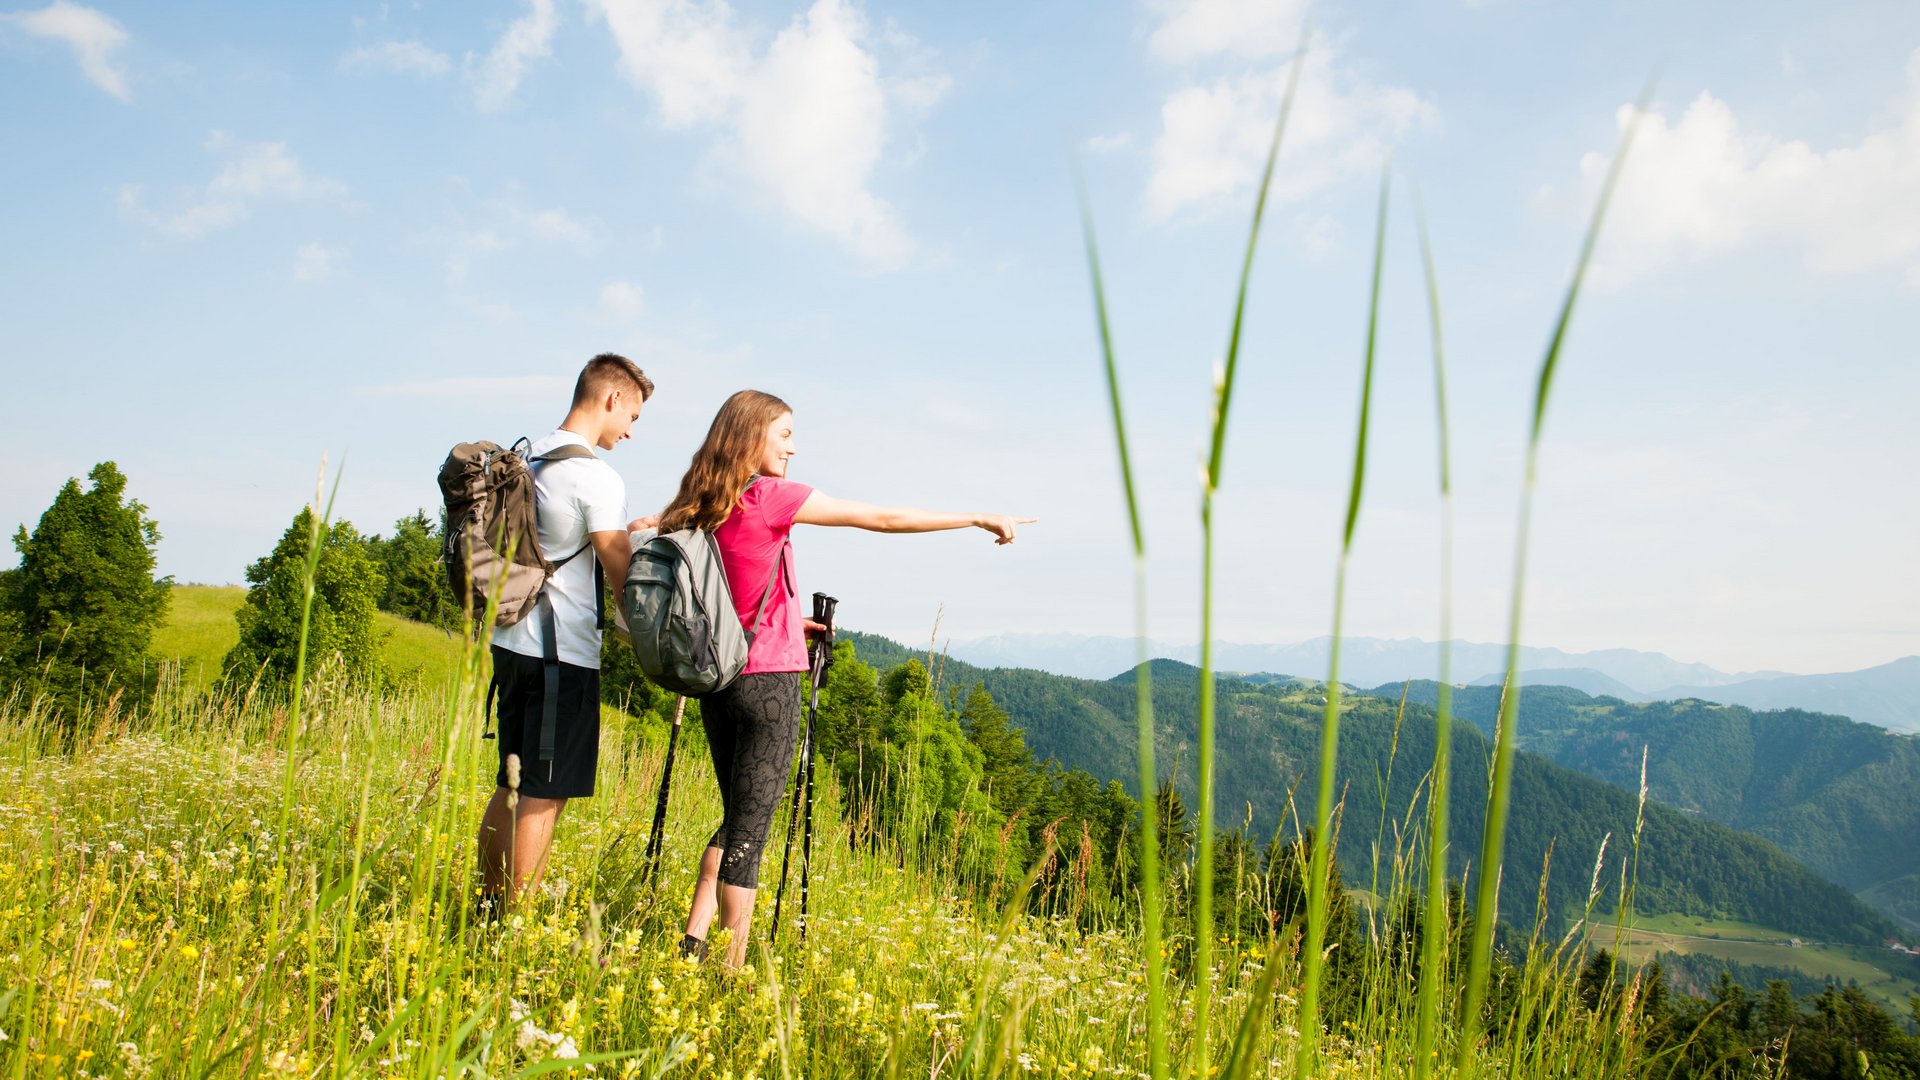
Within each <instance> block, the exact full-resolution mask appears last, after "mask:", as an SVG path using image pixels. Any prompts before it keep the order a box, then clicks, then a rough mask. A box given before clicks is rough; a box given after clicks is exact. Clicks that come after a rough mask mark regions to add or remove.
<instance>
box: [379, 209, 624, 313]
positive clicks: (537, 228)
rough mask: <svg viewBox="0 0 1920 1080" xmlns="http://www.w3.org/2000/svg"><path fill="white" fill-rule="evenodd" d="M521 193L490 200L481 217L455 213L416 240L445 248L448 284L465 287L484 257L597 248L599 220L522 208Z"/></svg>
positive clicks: (554, 211)
mask: <svg viewBox="0 0 1920 1080" xmlns="http://www.w3.org/2000/svg"><path fill="white" fill-rule="evenodd" d="M518 194H519V193H518V190H517V189H512V190H510V191H509V193H508V195H507V196H506V197H503V198H497V199H489V200H486V201H485V202H483V203H482V204H481V210H482V211H483V216H481V217H480V218H479V220H477V221H476V220H472V219H470V218H468V217H467V216H466V215H464V214H456V215H454V216H453V217H452V220H451V221H450V223H449V224H448V225H447V226H446V227H444V228H439V229H434V230H431V231H428V232H424V233H421V234H419V235H417V236H416V237H415V241H416V242H418V243H422V244H425V245H429V246H432V247H438V248H443V249H444V250H445V252H446V263H445V265H446V270H447V287H448V288H450V289H454V290H459V289H462V288H464V287H465V286H466V284H467V277H468V273H469V271H470V270H472V268H473V267H474V265H475V263H476V262H477V261H479V260H480V259H482V258H483V257H485V256H490V255H496V254H499V253H500V252H504V251H513V250H516V249H520V248H522V247H523V246H538V245H558V246H561V247H566V248H572V249H573V250H574V251H575V252H578V253H580V254H588V253H590V252H592V251H593V250H594V249H595V248H597V247H598V246H599V244H600V239H601V236H600V231H599V228H598V223H588V222H583V221H581V220H580V219H578V218H576V217H574V216H573V215H572V214H569V213H568V212H567V211H565V210H563V209H560V208H559V207H550V208H548V209H545V210H527V209H524V208H522V207H520V206H518V205H516V204H515V202H514V199H515V198H516V197H517V196H518Z"/></svg>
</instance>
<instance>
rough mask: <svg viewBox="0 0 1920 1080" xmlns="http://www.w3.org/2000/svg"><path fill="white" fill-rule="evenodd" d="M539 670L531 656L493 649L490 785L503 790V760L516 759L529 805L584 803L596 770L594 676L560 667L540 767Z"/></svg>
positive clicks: (542, 678)
mask: <svg viewBox="0 0 1920 1080" xmlns="http://www.w3.org/2000/svg"><path fill="white" fill-rule="evenodd" d="M545 666H546V664H545V662H544V661H542V660H541V659H540V658H539V657H537V656H525V655H522V654H520V653H517V652H514V651H513V650H511V649H503V648H501V647H500V646H498V645H495V646H493V677H494V679H495V680H496V681H498V682H499V684H500V685H499V695H500V713H499V716H500V738H499V740H498V741H499V743H500V771H499V772H497V773H495V774H494V778H493V782H494V784H495V785H496V786H498V787H506V786H507V755H508V754H519V755H520V794H522V795H526V796H529V797H531V798H535V799H584V798H586V797H587V796H589V795H592V794H593V777H594V773H595V772H596V771H597V770H598V769H599V766H600V671H599V669H598V668H584V667H577V666H575V665H573V664H569V663H567V662H566V661H564V660H563V661H561V662H560V693H559V709H558V711H557V713H556V715H555V717H554V724H553V731H554V738H553V760H552V761H540V760H538V758H539V756H540V721H541V717H542V715H543V708H544V705H545V702H546V690H547V680H546V673H545V671H544V670H543V669H544V668H545Z"/></svg>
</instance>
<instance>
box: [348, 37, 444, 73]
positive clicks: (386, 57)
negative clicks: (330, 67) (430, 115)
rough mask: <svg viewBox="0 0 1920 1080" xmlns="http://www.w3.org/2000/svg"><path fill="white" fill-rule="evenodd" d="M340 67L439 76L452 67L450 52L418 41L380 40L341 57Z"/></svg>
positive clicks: (354, 69) (349, 69)
mask: <svg viewBox="0 0 1920 1080" xmlns="http://www.w3.org/2000/svg"><path fill="white" fill-rule="evenodd" d="M340 70H341V71H386V72H393V73H395V74H398V75H420V76H424V77H426V78H430V79H432V78H438V77H440V76H442V75H445V74H446V73H447V72H449V71H452V70H453V61H452V60H450V59H448V57H447V54H446V53H443V52H440V51H438V50H436V49H433V48H430V47H428V46H426V45H423V44H421V43H420V42H418V41H381V42H376V43H374V44H372V45H362V46H360V47H359V48H357V49H355V50H353V51H352V52H349V53H347V54H346V55H345V56H342V57H341V58H340Z"/></svg>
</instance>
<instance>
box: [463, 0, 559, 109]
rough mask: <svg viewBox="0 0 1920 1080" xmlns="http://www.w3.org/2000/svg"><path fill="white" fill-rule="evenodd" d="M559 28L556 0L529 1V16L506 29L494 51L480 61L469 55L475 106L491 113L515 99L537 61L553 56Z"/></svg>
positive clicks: (468, 62) (468, 71)
mask: <svg viewBox="0 0 1920 1080" xmlns="http://www.w3.org/2000/svg"><path fill="white" fill-rule="evenodd" d="M559 26H560V16H559V13H558V12H557V11H556V10H555V8H554V2H553V0H527V13H526V14H525V15H522V16H520V17H519V18H518V19H515V20H514V21H513V22H512V24H510V25H509V26H508V27H507V29H506V32H505V33H503V34H501V35H500V40H499V41H497V42H495V43H494V46H493V51H492V52H489V53H488V54H487V55H486V56H485V57H480V58H476V57H475V56H473V55H472V54H468V56H467V80H468V82H469V83H470V84H471V85H472V87H473V102H474V105H475V106H477V107H478V108H479V109H480V110H481V111H482V112H492V111H494V110H496V109H499V108H502V107H504V106H505V105H506V104H507V102H509V101H511V100H513V95H514V92H515V91H517V90H519V89H520V81H521V80H522V79H524V78H526V75H527V72H528V70H529V69H531V68H532V67H533V64H534V62H535V61H537V60H544V59H546V58H547V57H548V56H551V55H552V54H553V34H554V31H555V30H556V29H558V28H559Z"/></svg>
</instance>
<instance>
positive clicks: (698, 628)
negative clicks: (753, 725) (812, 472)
mask: <svg viewBox="0 0 1920 1080" xmlns="http://www.w3.org/2000/svg"><path fill="white" fill-rule="evenodd" d="M786 562H787V545H786V544H785V543H782V544H781V546H780V555H779V557H778V558H776V559H775V560H774V563H773V573H772V574H771V575H770V576H768V578H767V585H766V588H764V589H762V590H760V605H759V607H758V608H757V609H756V610H755V611H754V616H753V626H754V628H755V629H748V628H747V627H745V626H742V625H740V615H739V613H738V612H737V611H736V610H735V608H734V606H733V591H732V590H731V589H730V588H728V586H727V574H726V569H725V567H723V566H722V565H721V561H720V544H719V542H718V541H716V540H715V539H714V538H713V533H711V532H709V531H707V530H705V529H682V530H680V531H679V532H671V533H664V534H661V535H656V536H654V537H652V538H651V539H649V540H647V541H646V542H645V543H643V544H641V545H640V547H639V548H638V549H637V550H636V551H634V553H633V561H632V562H631V563H629V564H628V566H627V584H626V588H625V589H624V590H622V593H621V600H620V607H621V610H622V611H623V612H624V613H625V614H626V617H627V636H628V638H629V639H630V640H631V641H632V642H633V653H634V656H636V657H637V658H638V659H639V661H640V670H641V671H644V672H646V675H647V678H648V679H651V680H652V681H653V682H654V683H655V684H656V685H659V686H662V687H664V688H666V689H668V690H671V691H673V692H674V693H676V694H685V695H687V696H689V697H692V696H696V695H700V694H711V693H715V692H716V691H719V690H722V689H725V688H726V686H727V684H729V683H731V682H733V680H734V679H735V678H736V677H737V676H738V675H739V674H740V671H741V669H742V668H745V667H746V666H747V650H748V649H750V648H751V647H752V646H753V639H754V635H755V634H756V633H757V632H758V631H757V628H758V627H759V625H760V620H761V619H762V618H764V617H765V616H766V613H767V601H768V600H770V599H772V598H773V587H774V583H775V582H778V581H779V580H780V578H781V576H782V573H783V572H784V570H785V568H786Z"/></svg>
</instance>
